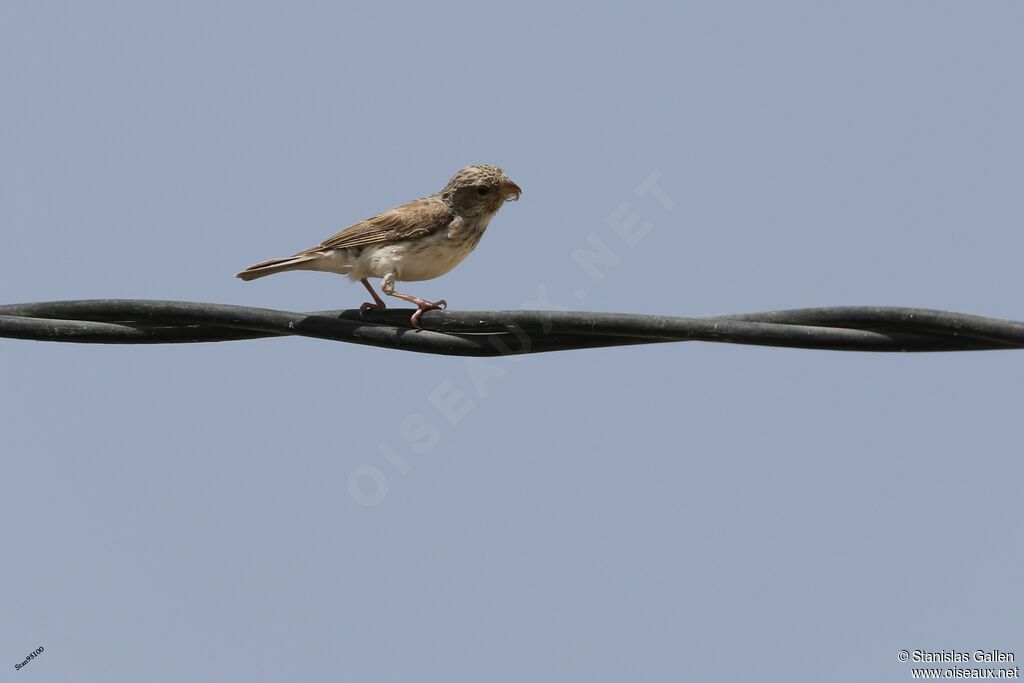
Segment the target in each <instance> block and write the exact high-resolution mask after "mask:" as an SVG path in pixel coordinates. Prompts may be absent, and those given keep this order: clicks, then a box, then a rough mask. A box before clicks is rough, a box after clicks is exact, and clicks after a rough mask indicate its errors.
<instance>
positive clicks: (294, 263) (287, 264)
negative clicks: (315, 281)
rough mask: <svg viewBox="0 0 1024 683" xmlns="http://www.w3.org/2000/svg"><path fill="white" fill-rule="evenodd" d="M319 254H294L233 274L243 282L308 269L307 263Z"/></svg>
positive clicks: (263, 262)
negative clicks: (287, 271)
mask: <svg viewBox="0 0 1024 683" xmlns="http://www.w3.org/2000/svg"><path fill="white" fill-rule="evenodd" d="M320 256H321V255H320V254H315V253H314V254H296V255H295V256H289V257H288V258H275V259H270V260H269V261H261V262H260V263H256V264H254V265H251V266H249V267H248V268H246V269H245V270H243V271H242V272H241V273H235V277H237V278H241V279H243V280H255V279H256V278H260V277H265V276H267V275H273V274H274V273H282V272H284V271H286V270H305V269H308V268H309V262H310V261H315V260H316V259H318V258H319V257H320Z"/></svg>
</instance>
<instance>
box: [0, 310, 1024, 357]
mask: <svg viewBox="0 0 1024 683" xmlns="http://www.w3.org/2000/svg"><path fill="white" fill-rule="evenodd" d="M411 313H412V311H411V310H406V309H398V310H395V309H392V310H386V311H367V312H366V313H365V315H362V316H361V315H360V313H359V311H354V310H346V311H317V312H312V313H295V312H291V311H277V310H272V309H266V308H249V307H246V306H232V305H227V304H207V303H193V302H184V301H150V300H137V299H98V300H78V301H50V302H42V303H32V304H11V305H5V306H0V337H9V338H13V339H34V340H38V341H62V342H76V343H87V344H169V343H193V342H214V341H237V340H244V339H259V338H263V337H279V336H292V335H294V336H303V337H314V338H318V339H328V340H333V341H344V342H350V343H355V344H365V345H369V346H378V347H383V348H393V349H399V350H403V351H416V352H420V353H434V354H444V355H456V356H498V355H513V354H524V353H541V352H546V351H560V350H571V349H582V348H598V347H607V346H627V345H634V344H653V343H664V342H671V341H711V342H724V343H730V344H752V345H758V346H782V347H792V348H803V349H828V350H834V351H913V352H920V351H979V350H991V349H1018V348H1024V323H1022V322H1017V321H1012V320H1002V319H999V318H989V317H984V316H979V315H971V314H965V313H951V312H948V311H936V310H929V309H920V308H894V307H877V306H844V307H831V308H803V309H794V310H784V311H768V312H762V313H748V314H742V315H726V316H715V317H705V318H682V317H673V316H659V315H638V314H633V313H584V312H562V311H428V312H426V313H425V314H424V315H423V317H422V318H421V324H422V326H423V328H424V329H419V330H417V329H413V328H412V327H411V326H410V324H409V317H410V315H411Z"/></svg>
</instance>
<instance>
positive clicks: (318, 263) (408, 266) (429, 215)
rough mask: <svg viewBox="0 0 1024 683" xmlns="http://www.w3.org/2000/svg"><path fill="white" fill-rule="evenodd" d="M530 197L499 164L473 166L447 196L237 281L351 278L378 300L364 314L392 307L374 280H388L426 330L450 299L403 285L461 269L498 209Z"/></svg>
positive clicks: (365, 223) (348, 231) (380, 217)
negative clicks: (308, 274)
mask: <svg viewBox="0 0 1024 683" xmlns="http://www.w3.org/2000/svg"><path fill="white" fill-rule="evenodd" d="M522 192H523V191H522V190H521V189H520V188H519V186H518V185H516V184H515V183H514V182H512V180H511V179H510V178H509V177H508V176H507V175H506V174H505V172H504V171H503V170H501V169H500V168H498V167H497V166H492V165H489V164H471V165H469V166H466V167H465V168H463V169H462V170H460V171H459V172H458V173H456V174H455V175H453V176H452V178H451V180H449V181H448V184H447V185H445V186H444V188H442V189H441V191H440V192H436V193H434V194H432V195H428V196H426V197H422V198H420V199H414V200H413V201H411V202H407V203H405V204H402V205H401V206H396V207H395V208H393V209H390V210H388V211H385V212H384V213H380V214H377V215H376V216H373V217H372V218H367V219H366V220H362V221H359V222H358V223H355V224H353V225H350V226H349V227H347V228H345V229H343V230H341V231H339V232H337V233H335V234H334V235H332V236H331V237H328V238H327V239H326V240H324V241H323V242H321V243H320V244H319V245H318V246H315V247H311V248H309V249H306V250H304V251H300V252H298V253H297V254H295V255H293V256H289V257H287V258H277V259H270V260H269V261H261V262H260V263H256V264H254V265H251V266H249V267H248V268H246V269H245V270H243V271H241V272H240V273H236V274H235V277H238V278H241V279H242V280H255V279H257V278H261V277H265V276H267V275H273V274H275V273H282V272H284V271H288V270H316V271H323V272H329V273H338V274H340V275H347V276H348V277H349V279H350V280H352V281H353V282H354V281H356V280H358V281H359V282H361V283H362V284H363V286H364V287H366V290H367V291H368V292H369V293H370V295H371V296H372V297H373V302H372V303H370V302H367V303H364V304H363V305H362V306H360V307H359V311H360V314H361V313H362V312H364V311H367V310H384V309H386V308H387V305H386V304H385V303H384V300H383V299H381V298H380V296H379V295H378V294H377V292H376V291H375V290H374V289H373V287H372V286H371V285H370V281H369V278H371V277H373V278H380V280H381V282H380V288H381V290H382V291H383V292H384V293H385V294H387V295H388V296H393V297H397V298H399V299H402V300H403V301H408V302H409V303H411V304H415V305H416V312H415V313H413V314H412V318H410V322H411V324H412V326H413V327H419V326H420V324H419V320H420V316H421V315H423V313H424V312H425V311H431V310H436V309H443V308H447V306H448V302H447V301H445V300H444V299H439V300H438V301H427V300H425V299H421V298H419V297H415V296H410V295H408V294H401V293H399V292H396V291H395V284H396V283H398V282H419V281H422V280H433V279H434V278H437V277H441V276H442V275H444V274H445V273H447V272H448V271H450V270H451V269H452V268H454V267H455V266H457V265H459V263H461V262H462V260H463V259H464V258H466V256H468V255H469V252H471V251H473V249H474V248H476V245H477V244H478V243H479V242H480V238H481V237H483V234H484V231H486V230H487V226H488V225H489V224H490V222H491V219H492V218H494V216H495V214H497V213H498V209H500V208H501V207H502V205H503V204H504V203H505V202H506V201H515V200H518V199H519V197H520V195H522Z"/></svg>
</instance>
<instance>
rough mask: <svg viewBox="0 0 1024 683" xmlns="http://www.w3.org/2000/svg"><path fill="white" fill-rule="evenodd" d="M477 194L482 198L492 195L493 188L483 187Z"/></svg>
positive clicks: (478, 189)
mask: <svg viewBox="0 0 1024 683" xmlns="http://www.w3.org/2000/svg"><path fill="white" fill-rule="evenodd" d="M476 193H477V194H478V195H480V196H481V197H486V196H487V195H489V194H490V193H491V188H489V187H486V186H484V185H481V186H480V187H478V188H476Z"/></svg>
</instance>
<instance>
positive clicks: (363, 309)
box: [359, 301, 387, 318]
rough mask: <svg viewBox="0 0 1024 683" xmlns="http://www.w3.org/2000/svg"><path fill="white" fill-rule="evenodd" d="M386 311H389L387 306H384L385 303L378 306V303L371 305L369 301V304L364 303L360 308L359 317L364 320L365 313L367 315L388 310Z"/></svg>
mask: <svg viewBox="0 0 1024 683" xmlns="http://www.w3.org/2000/svg"><path fill="white" fill-rule="evenodd" d="M386 309H387V306H386V305H384V304H383V303H380V304H376V303H370V302H369V301H367V302H365V303H363V305H362V306H360V307H359V317H360V318H362V317H363V313H365V312H366V311H383V310H386Z"/></svg>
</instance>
